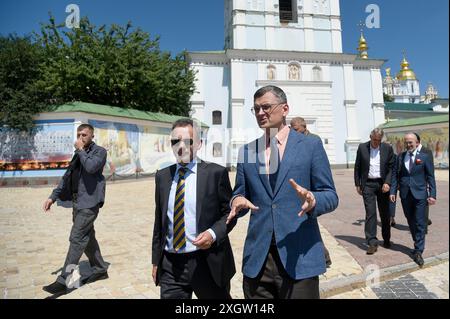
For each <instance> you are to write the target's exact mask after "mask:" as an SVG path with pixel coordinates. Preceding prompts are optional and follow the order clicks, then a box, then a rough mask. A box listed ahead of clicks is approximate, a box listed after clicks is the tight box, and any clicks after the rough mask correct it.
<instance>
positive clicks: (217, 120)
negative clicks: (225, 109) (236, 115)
mask: <svg viewBox="0 0 450 319" xmlns="http://www.w3.org/2000/svg"><path fill="white" fill-rule="evenodd" d="M212 123H213V125H221V124H222V112H221V111H213V113H212Z"/></svg>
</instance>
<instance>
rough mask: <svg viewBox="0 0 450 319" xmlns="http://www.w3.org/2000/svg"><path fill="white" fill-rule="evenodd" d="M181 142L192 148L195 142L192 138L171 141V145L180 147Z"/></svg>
mask: <svg viewBox="0 0 450 319" xmlns="http://www.w3.org/2000/svg"><path fill="white" fill-rule="evenodd" d="M181 141H183V143H184V145H187V146H190V145H193V144H194V140H193V139H192V138H185V139H180V138H178V139H171V140H170V144H172V146H175V145H178V144H179V143H180V142H181Z"/></svg>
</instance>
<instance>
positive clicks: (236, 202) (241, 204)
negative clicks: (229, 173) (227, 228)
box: [227, 196, 259, 224]
mask: <svg viewBox="0 0 450 319" xmlns="http://www.w3.org/2000/svg"><path fill="white" fill-rule="evenodd" d="M242 209H251V210H258V209H259V207H256V206H255V205H253V204H252V202H250V201H249V200H248V199H246V198H245V197H244V196H238V197H236V198H235V199H233V202H232V203H231V211H230V214H229V215H228V218H227V224H228V223H230V221H231V220H232V219H233V218H234V217H235V216H236V214H237V213H239V212H240V211H241V210H242Z"/></svg>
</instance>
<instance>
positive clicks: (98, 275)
mask: <svg viewBox="0 0 450 319" xmlns="http://www.w3.org/2000/svg"><path fill="white" fill-rule="evenodd" d="M108 278H109V276H108V273H107V272H100V273H94V274H92V275H90V276H89V277H87V278H86V279H85V280H83V285H86V284H90V283H93V282H94V281H98V280H103V279H108Z"/></svg>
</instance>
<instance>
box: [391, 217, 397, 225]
mask: <svg viewBox="0 0 450 319" xmlns="http://www.w3.org/2000/svg"><path fill="white" fill-rule="evenodd" d="M395 225H396V224H395V219H394V217H391V226H392V227H394V226H395Z"/></svg>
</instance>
